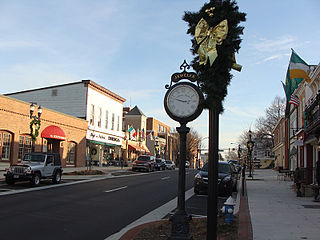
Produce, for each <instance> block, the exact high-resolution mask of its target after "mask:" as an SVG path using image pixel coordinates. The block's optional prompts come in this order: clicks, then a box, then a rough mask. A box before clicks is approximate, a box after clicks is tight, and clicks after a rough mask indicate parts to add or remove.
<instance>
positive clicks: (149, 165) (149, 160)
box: [132, 155, 155, 172]
mask: <svg viewBox="0 0 320 240" xmlns="http://www.w3.org/2000/svg"><path fill="white" fill-rule="evenodd" d="M154 168H155V160H154V156H149V155H141V156H139V157H138V159H137V160H135V161H134V162H133V163H132V171H136V170H145V171H148V172H150V171H154Z"/></svg>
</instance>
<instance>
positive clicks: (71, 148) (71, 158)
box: [67, 142, 77, 165]
mask: <svg viewBox="0 0 320 240" xmlns="http://www.w3.org/2000/svg"><path fill="white" fill-rule="evenodd" d="M76 146H77V144H76V143H75V142H68V155H67V164H70V165H74V164H75V158H76Z"/></svg>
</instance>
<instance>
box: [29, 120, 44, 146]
mask: <svg viewBox="0 0 320 240" xmlns="http://www.w3.org/2000/svg"><path fill="white" fill-rule="evenodd" d="M40 125H41V124H40V119H37V118H34V119H32V121H31V122H30V132H31V138H32V140H33V141H35V140H36V138H37V137H38V136H39V129H40Z"/></svg>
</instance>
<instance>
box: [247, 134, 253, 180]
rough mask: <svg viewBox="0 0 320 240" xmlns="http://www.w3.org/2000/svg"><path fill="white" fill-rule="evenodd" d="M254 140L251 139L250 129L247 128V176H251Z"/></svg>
mask: <svg viewBox="0 0 320 240" xmlns="http://www.w3.org/2000/svg"><path fill="white" fill-rule="evenodd" d="M253 146H254V142H253V141H252V140H251V130H249V141H248V142H247V147H248V160H249V175H248V177H252V150H253Z"/></svg>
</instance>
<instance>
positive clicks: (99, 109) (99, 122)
mask: <svg viewBox="0 0 320 240" xmlns="http://www.w3.org/2000/svg"><path fill="white" fill-rule="evenodd" d="M101 118H102V109H101V107H99V108H98V127H101Z"/></svg>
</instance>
